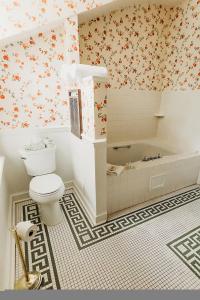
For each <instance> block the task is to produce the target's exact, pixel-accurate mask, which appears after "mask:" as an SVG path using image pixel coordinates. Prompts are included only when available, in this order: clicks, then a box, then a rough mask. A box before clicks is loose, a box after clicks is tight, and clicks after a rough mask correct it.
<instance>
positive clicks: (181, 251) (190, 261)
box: [167, 226, 200, 278]
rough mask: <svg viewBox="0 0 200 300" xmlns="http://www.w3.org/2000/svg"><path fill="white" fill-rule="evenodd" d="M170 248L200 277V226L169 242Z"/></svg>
mask: <svg viewBox="0 0 200 300" xmlns="http://www.w3.org/2000/svg"><path fill="white" fill-rule="evenodd" d="M167 246H168V247H169V249H170V250H172V251H173V252H174V254H175V255H176V256H177V257H178V258H180V260H181V261H182V262H183V263H184V264H185V265H186V266H187V267H188V268H189V269H190V270H191V271H192V272H193V273H194V274H195V275H196V276H197V277H198V278H200V226H197V227H195V228H193V229H192V230H190V231H188V232H186V233H185V234H183V235H181V236H179V237H177V238H176V239H174V240H173V241H171V242H169V243H168V244H167Z"/></svg>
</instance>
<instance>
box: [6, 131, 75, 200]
mask: <svg viewBox="0 0 200 300" xmlns="http://www.w3.org/2000/svg"><path fill="white" fill-rule="evenodd" d="M35 134H36V135H39V136H41V137H45V136H48V137H50V138H52V139H53V140H54V141H55V144H56V146H57V150H56V162H57V168H56V173H57V174H58V175H59V176H61V177H62V179H63V181H64V182H66V181H68V180H71V179H72V177H73V174H72V165H71V154H70V133H69V131H68V129H67V128H65V127H63V128H46V129H45V128H38V129H15V130H4V131H2V132H1V133H0V154H1V155H4V156H5V157H6V163H5V176H6V179H7V183H8V189H9V193H11V194H13V193H18V192H23V191H28V185H29V181H30V177H29V176H28V175H27V174H26V171H25V167H24V164H23V161H22V160H21V159H20V155H19V149H20V148H22V147H23V146H24V144H27V143H29V140H30V137H31V136H33V135H35Z"/></svg>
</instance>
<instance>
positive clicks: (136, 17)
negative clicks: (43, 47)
mask: <svg viewBox="0 0 200 300" xmlns="http://www.w3.org/2000/svg"><path fill="white" fill-rule="evenodd" d="M168 15H169V11H168V9H167V8H166V7H163V6H162V5H160V6H158V5H134V6H131V7H128V8H125V9H121V10H116V11H114V12H112V13H109V14H107V15H104V16H101V17H98V18H96V19H93V20H91V21H89V22H88V23H85V24H81V25H80V26H79V33H80V56H81V63H87V64H94V65H105V66H107V68H108V71H109V79H108V87H111V88H114V89H120V88H122V87H128V88H130V89H135V90H160V89H161V81H160V79H161V74H160V68H159V64H160V58H161V52H162V49H161V45H160V43H159V40H160V37H161V36H162V34H163V30H164V27H165V24H166V22H167V19H168Z"/></svg>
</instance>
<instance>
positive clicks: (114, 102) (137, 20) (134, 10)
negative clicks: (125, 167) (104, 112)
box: [79, 0, 200, 151]
mask: <svg viewBox="0 0 200 300" xmlns="http://www.w3.org/2000/svg"><path fill="white" fill-rule="evenodd" d="M199 22H200V4H199V2H197V1H194V0H187V1H183V2H182V5H180V6H179V7H178V6H174V7H169V6H162V5H159V6H158V5H135V6H132V7H129V8H127V9H122V10H116V11H114V12H112V13H109V14H106V15H104V16H99V17H97V18H95V19H93V20H91V21H88V22H87V23H84V24H81V25H80V26H79V33H80V54H81V62H82V63H91V64H101V65H106V66H107V67H108V70H109V78H108V82H107V88H108V92H107V96H108V104H107V109H108V125H107V128H108V141H109V142H113V141H114V142H118V141H121V140H130V139H138V138H145V137H151V136H155V135H156V132H157V134H158V138H159V139H166V140H167V143H168V144H173V145H175V144H174V143H175V141H177V145H175V147H177V149H180V148H181V149H182V150H181V151H183V150H184V149H185V147H182V146H183V145H185V144H186V143H185V142H186V139H187V140H188V141H190V145H191V147H193V148H194V147H195V145H196V146H198V139H197V135H195V137H194V134H193V135H190V134H192V132H193V133H194V132H196V128H197V123H198V120H197V118H196V117H195V115H194V117H193V118H192V117H191V118H190V121H187V122H186V123H187V125H186V124H184V126H180V124H178V122H177V124H176V120H180V119H182V118H183V116H185V117H186V115H187V109H188V108H189V107H188V105H185V106H181V109H180V105H181V104H182V103H185V99H189V98H190V103H192V104H193V106H194V107H195V108H196V109H198V110H199V106H198V102H197V100H196V99H197V98H198V92H197V91H198V90H199V89H200V73H199V63H198V62H199V60H200V44H199V41H200V33H199ZM152 90H153V91H155V92H157V93H155V94H154V95H155V97H154V96H153V94H152V93H150V91H152ZM164 91H168V93H165V92H164ZM175 91H177V93H176V92H175ZM180 91H187V92H185V93H180ZM189 91H191V93H189ZM159 92H160V94H159ZM162 92H163V93H162ZM189 95H190V96H189ZM159 97H160V100H159ZM180 97H181V99H180ZM172 99H173V100H172ZM159 101H160V103H161V104H160V105H161V110H163V112H164V113H165V111H166V114H167V117H166V118H165V119H164V120H161V121H156V120H155V118H154V117H153V114H154V113H156V112H157V111H158V106H159ZM148 108H149V109H148ZM190 111H191V109H190ZM191 113H192V111H191ZM187 118H188V115H187ZM172 119H173V122H172ZM170 122H172V123H170ZM157 126H158V131H157ZM189 126H190V127H189ZM172 127H174V128H175V127H177V130H172ZM170 138H171V143H170V141H169V139H170ZM181 140H182V142H181ZM181 144H182V146H181ZM191 147H190V148H191ZM187 148H189V146H187Z"/></svg>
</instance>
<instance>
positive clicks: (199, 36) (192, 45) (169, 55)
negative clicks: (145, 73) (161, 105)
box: [161, 0, 200, 90]
mask: <svg viewBox="0 0 200 300" xmlns="http://www.w3.org/2000/svg"><path fill="white" fill-rule="evenodd" d="M199 26H200V1H199V0H189V1H184V2H183V4H182V6H181V7H180V8H179V9H174V8H173V9H172V8H171V9H170V19H169V22H168V26H166V27H165V29H164V34H163V39H162V47H163V49H164V55H163V62H162V64H161V72H162V90H197V89H200V27H199Z"/></svg>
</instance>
